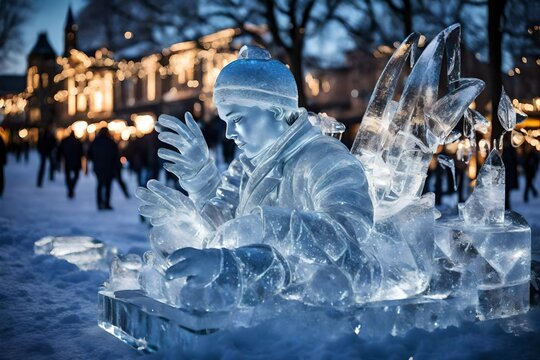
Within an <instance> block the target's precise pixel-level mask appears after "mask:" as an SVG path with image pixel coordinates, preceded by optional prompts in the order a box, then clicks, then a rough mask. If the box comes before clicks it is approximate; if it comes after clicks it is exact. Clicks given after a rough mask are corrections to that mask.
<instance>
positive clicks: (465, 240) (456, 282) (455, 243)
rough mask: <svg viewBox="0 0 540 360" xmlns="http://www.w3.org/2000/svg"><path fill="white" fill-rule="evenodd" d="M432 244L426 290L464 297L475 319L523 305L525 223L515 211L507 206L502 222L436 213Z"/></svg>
mask: <svg viewBox="0 0 540 360" xmlns="http://www.w3.org/2000/svg"><path fill="white" fill-rule="evenodd" d="M435 247H436V249H435V264H436V267H438V269H437V270H436V271H435V274H434V276H433V278H432V282H431V287H430V293H431V294H432V295H434V296H441V297H444V296H447V297H448V296H453V297H461V298H463V299H470V300H466V301H474V302H476V304H477V306H476V309H477V315H478V317H479V318H480V319H486V318H499V317H505V316H510V315H515V314H519V313H523V312H526V311H527V310H528V308H529V296H528V291H529V280H530V264H531V229H530V227H529V225H528V224H527V222H526V221H525V219H524V218H523V217H522V216H521V215H519V214H517V213H514V212H511V211H507V212H506V214H505V217H504V223H501V224H492V225H484V226H482V225H481V224H477V225H475V226H471V225H468V224H466V223H465V222H464V221H462V220H461V219H459V218H457V217H452V218H446V219H444V218H443V219H440V220H438V221H436V224H435Z"/></svg>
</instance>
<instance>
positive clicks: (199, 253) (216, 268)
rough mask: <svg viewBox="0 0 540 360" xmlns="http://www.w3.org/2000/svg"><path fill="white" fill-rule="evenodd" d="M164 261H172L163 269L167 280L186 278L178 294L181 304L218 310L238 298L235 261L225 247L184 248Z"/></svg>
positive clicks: (230, 305)
mask: <svg viewBox="0 0 540 360" xmlns="http://www.w3.org/2000/svg"><path fill="white" fill-rule="evenodd" d="M167 262H168V263H169V264H172V265H171V266H170V267H169V268H168V269H167V271H166V272H165V278H166V279H167V280H174V279H178V278H184V277H185V278H186V284H185V285H184V286H183V287H182V289H181V290H180V297H179V298H180V303H181V306H182V307H184V308H189V309H194V310H201V311H221V310H225V309H230V308H231V307H234V306H236V304H237V303H238V301H239V300H240V298H241V294H242V288H241V286H240V285H241V284H242V282H241V280H240V272H239V268H238V264H237V263H236V260H235V259H234V257H233V256H232V255H231V252H230V251H228V250H227V249H203V250H198V249H194V248H189V247H188V248H183V249H180V250H177V251H175V252H174V253H173V254H171V255H170V256H169V257H168V258H167Z"/></svg>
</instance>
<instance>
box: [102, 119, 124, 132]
mask: <svg viewBox="0 0 540 360" xmlns="http://www.w3.org/2000/svg"><path fill="white" fill-rule="evenodd" d="M126 127H127V125H126V122H125V121H124V120H113V121H111V122H110V123H109V125H107V128H108V129H109V131H111V132H115V133H121V132H122V131H123V130H124V129H125V128H126Z"/></svg>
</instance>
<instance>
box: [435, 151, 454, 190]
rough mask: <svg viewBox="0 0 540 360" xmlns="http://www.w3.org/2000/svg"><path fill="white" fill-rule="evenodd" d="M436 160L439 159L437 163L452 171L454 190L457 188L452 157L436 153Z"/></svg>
mask: <svg viewBox="0 0 540 360" xmlns="http://www.w3.org/2000/svg"><path fill="white" fill-rule="evenodd" d="M437 160H438V161H439V164H440V165H441V167H442V168H444V169H449V170H450V172H451V173H452V180H453V184H454V191H456V190H457V182H456V166H455V164H454V159H452V158H451V157H450V156H447V155H442V154H439V155H437Z"/></svg>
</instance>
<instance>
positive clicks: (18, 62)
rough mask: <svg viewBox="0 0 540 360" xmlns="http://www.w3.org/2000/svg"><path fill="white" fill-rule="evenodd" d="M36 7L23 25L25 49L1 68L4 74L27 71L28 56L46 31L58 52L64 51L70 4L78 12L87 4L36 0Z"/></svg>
mask: <svg viewBox="0 0 540 360" xmlns="http://www.w3.org/2000/svg"><path fill="white" fill-rule="evenodd" d="M33 3H34V9H33V11H32V13H31V14H30V16H29V19H28V21H27V22H26V23H25V24H24V25H23V26H24V27H23V29H22V31H23V35H24V39H23V42H24V43H23V51H21V52H20V53H19V54H17V56H16V57H14V60H13V61H11V62H10V63H9V64H7V66H6V67H4V68H2V69H0V73H3V74H19V75H23V74H24V73H25V72H26V65H27V64H26V56H27V55H28V53H29V52H30V50H31V49H32V47H33V46H34V44H35V43H36V40H37V37H38V34H39V33H40V32H41V31H46V32H47V36H48V38H49V42H50V43H51V45H52V47H53V49H54V51H55V52H56V54H60V53H61V52H62V51H64V25H65V20H66V14H67V9H68V6H69V4H71V8H72V9H73V12H74V13H75V14H76V12H77V11H78V10H79V9H80V8H81V7H82V6H84V4H85V1H84V0H46V1H45V0H34V1H33Z"/></svg>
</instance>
